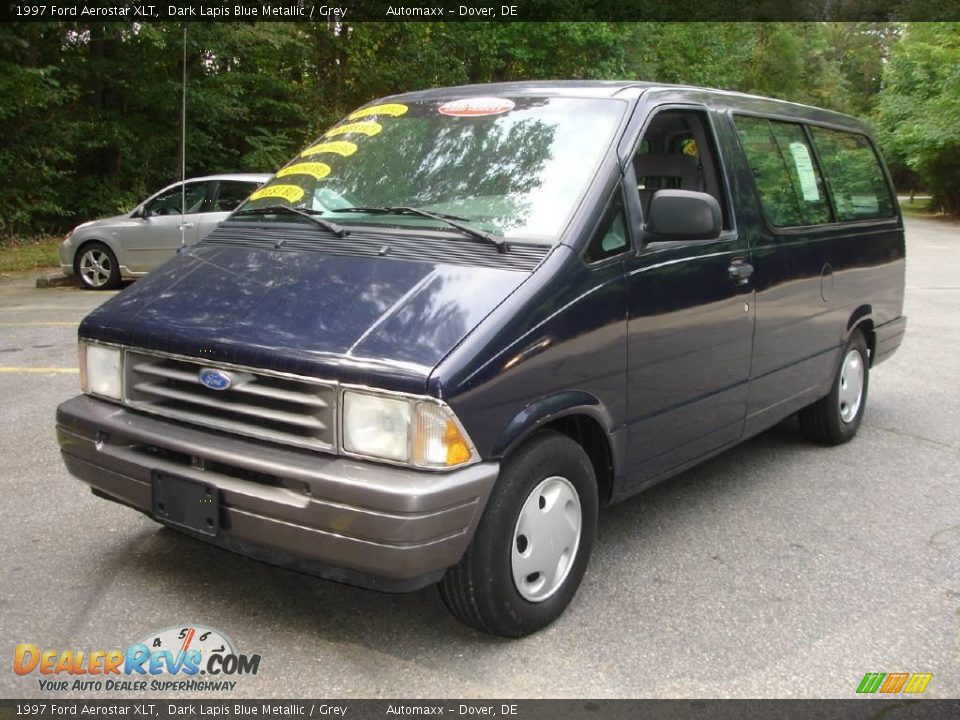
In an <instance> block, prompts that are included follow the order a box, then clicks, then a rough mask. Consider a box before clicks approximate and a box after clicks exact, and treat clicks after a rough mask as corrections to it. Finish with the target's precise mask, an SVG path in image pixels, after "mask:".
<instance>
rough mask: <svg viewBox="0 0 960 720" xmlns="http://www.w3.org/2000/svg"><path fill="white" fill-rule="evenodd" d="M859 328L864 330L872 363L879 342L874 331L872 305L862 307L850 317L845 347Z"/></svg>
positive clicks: (844, 337)
mask: <svg viewBox="0 0 960 720" xmlns="http://www.w3.org/2000/svg"><path fill="white" fill-rule="evenodd" d="M857 328H861V329H862V330H863V335H864V338H865V339H866V341H867V348H868V349H869V350H870V361H871V363H872V362H873V356H874V353H875V351H876V349H877V341H876V336H875V334H874V330H873V328H874V322H873V307H872V306H871V305H861V306H860V307H858V308H857V309H856V310H854V311H853V313H852V314H851V315H850V319H849V320H848V321H847V330H846V332H845V333H844V335H843V343H842V344H843V345H846V344H847V341H848V340H849V339H850V336H851V335H852V334H853V331H854V330H856V329H857Z"/></svg>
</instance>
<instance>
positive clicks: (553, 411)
mask: <svg viewBox="0 0 960 720" xmlns="http://www.w3.org/2000/svg"><path fill="white" fill-rule="evenodd" d="M568 415H587V416H589V417H591V418H593V419H594V420H596V421H597V423H598V424H599V425H600V426H601V427H602V428H603V429H604V431H605V432H606V433H607V434H608V436H609V433H610V428H612V427H613V420H612V418H611V417H610V413H608V412H607V409H606V408H605V407H604V406H603V403H601V402H600V400H599V399H598V398H597V397H595V396H594V395H591V394H590V393H587V392H583V391H581V390H568V391H565V392H560V393H556V394H554V395H548V396H547V397H544V398H539V399H537V400H536V401H534V402H532V403H530V404H529V405H527V406H526V407H525V408H524V409H523V410H521V411H520V412H518V413H517V414H516V415H515V416H514V418H513V420H511V421H510V422H509V423H508V424H507V427H506V429H505V430H504V431H503V432H502V433H501V434H500V437H499V438H498V439H497V442H496V443H495V444H494V446H493V456H494V457H498V458H499V457H503V456H504V455H506V454H507V453H509V452H510V451H511V450H513V449H514V448H515V447H516V446H517V445H519V444H520V442H521V441H522V440H523V439H525V438H526V437H528V436H529V435H530V434H531V433H532V432H534V431H535V430H536V429H537V428H539V427H542V426H544V425H546V424H547V423H549V422H552V421H553V420H557V419H559V418H562V417H565V416H568Z"/></svg>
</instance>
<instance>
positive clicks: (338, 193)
mask: <svg viewBox="0 0 960 720" xmlns="http://www.w3.org/2000/svg"><path fill="white" fill-rule="evenodd" d="M625 107H626V104H625V103H624V102H623V101H620V100H606V99H605V100H597V99H582V98H542V97H513V98H505V97H474V98H465V99H461V100H453V101H443V100H431V101H418V102H405V103H386V104H381V105H375V106H372V107H368V108H364V109H362V110H358V111H357V112H355V113H353V114H352V115H350V116H348V117H347V118H345V119H344V120H343V121H342V122H341V123H340V124H338V125H336V126H334V127H333V128H331V129H330V130H328V131H327V132H326V133H325V134H324V135H323V137H322V138H320V139H319V140H318V141H317V142H315V143H313V144H312V145H311V146H310V147H308V148H307V149H306V150H304V151H303V152H302V153H301V154H300V155H299V156H298V157H297V158H295V159H294V160H293V161H292V162H290V163H289V164H288V165H287V166H286V167H284V168H283V169H281V170H280V171H279V172H278V173H277V174H276V176H275V177H274V178H273V179H272V180H271V181H270V182H269V183H268V184H267V185H265V186H264V187H263V188H261V189H260V190H258V191H257V192H255V193H254V194H253V195H252V196H251V197H250V201H249V202H248V203H247V204H246V205H245V206H244V208H243V210H245V211H250V210H253V209H256V208H258V207H263V208H266V207H267V206H270V205H277V204H286V205H290V206H291V207H294V208H298V209H301V210H305V211H308V212H317V213H322V214H323V217H324V218H328V219H330V220H331V221H333V222H336V223H337V224H339V225H341V226H347V227H349V226H355V225H357V224H363V225H391V226H399V227H420V228H422V227H429V228H436V229H444V228H445V227H446V228H447V229H449V228H448V227H447V226H445V225H444V223H443V222H440V221H439V220H438V219H431V218H429V217H426V216H425V215H417V214H413V213H403V212H384V209H385V208H394V209H398V208H416V209H418V210H425V211H428V213H434V214H436V215H444V216H447V217H448V218H451V219H454V220H458V221H463V222H464V223H466V224H468V225H469V226H470V227H471V228H476V229H480V230H483V231H486V232H488V233H491V234H494V235H497V236H501V237H506V238H510V239H511V240H512V241H513V240H516V239H520V240H524V239H526V240H530V241H532V242H544V241H549V242H554V241H556V240H557V238H558V236H559V235H560V233H561V232H562V230H563V228H564V227H565V226H566V224H567V222H568V220H569V218H570V215H571V214H572V213H573V210H574V209H575V207H576V205H577V203H578V201H579V200H580V198H581V196H582V195H583V193H584V191H585V190H586V187H587V185H588V183H589V182H590V180H591V178H592V177H593V174H594V173H595V172H596V169H597V166H598V164H599V162H600V160H601V158H602V157H603V154H604V152H605V151H606V149H607V147H608V146H609V144H610V141H611V139H612V136H613V134H614V131H615V130H616V128H617V125H618V123H619V121H620V118H621V116H622V114H623V111H624V108H625ZM277 217H278V219H284V220H289V217H287V216H286V214H283V215H278V216H277ZM238 219H239V218H238Z"/></svg>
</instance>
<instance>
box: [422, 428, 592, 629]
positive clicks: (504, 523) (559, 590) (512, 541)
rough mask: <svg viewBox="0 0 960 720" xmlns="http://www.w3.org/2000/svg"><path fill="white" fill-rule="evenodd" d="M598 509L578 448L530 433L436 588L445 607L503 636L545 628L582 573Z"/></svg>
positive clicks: (557, 437)
mask: <svg viewBox="0 0 960 720" xmlns="http://www.w3.org/2000/svg"><path fill="white" fill-rule="evenodd" d="M597 505H598V500H597V481H596V477H595V475H594V472H593V466H592V465H591V464H590V459H589V458H588V457H587V454H586V453H585V452H584V451H583V448H581V447H580V446H579V445H578V444H577V443H576V442H574V441H573V440H571V439H570V438H569V437H567V436H566V435H563V434H561V433H558V432H554V431H543V432H539V433H537V434H536V435H534V436H533V437H532V438H531V439H530V440H529V441H528V442H527V443H526V444H525V445H523V446H522V447H521V448H520V449H519V450H517V451H516V452H515V453H513V454H512V455H511V456H510V458H509V459H508V460H507V461H506V462H505V463H504V465H503V467H502V469H501V473H500V477H499V479H498V480H497V484H496V487H495V488H494V490H493V493H492V494H491V496H490V500H489V501H488V503H487V507H486V509H485V510H484V514H483V519H482V520H481V521H480V525H479V527H478V528H477V532H476V534H475V535H474V537H473V541H472V542H471V543H470V547H469V548H468V549H467V552H466V554H465V555H464V557H463V559H462V560H461V561H460V563H459V564H458V565H457V566H456V567H453V568H451V569H450V570H448V571H447V573H446V575H444V577H443V580H442V581H441V582H440V594H441V597H442V598H443V601H444V603H445V604H446V606H447V608H449V610H450V611H451V612H452V613H453V614H454V615H455V616H456V617H457V618H459V619H460V620H461V621H463V622H465V623H466V624H468V625H471V626H473V627H475V628H477V629H478V630H482V631H484V632H488V633H492V634H494V635H500V636H503V637H522V636H524V635H529V634H530V633H533V632H536V631H537V630H540V629H541V628H544V627H546V626H547V625H549V624H550V623H551V622H553V621H554V620H555V619H556V618H558V617H559V616H560V615H561V614H562V613H563V611H564V610H565V609H566V607H567V605H568V604H569V603H570V600H571V599H572V598H573V596H574V594H575V593H576V591H577V588H578V587H579V585H580V581H581V579H582V578H583V574H584V572H585V571H586V568H587V563H588V561H589V559H590V552H591V550H592V549H593V540H594V537H595V535H596V529H597Z"/></svg>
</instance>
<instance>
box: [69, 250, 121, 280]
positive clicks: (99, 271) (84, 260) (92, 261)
mask: <svg viewBox="0 0 960 720" xmlns="http://www.w3.org/2000/svg"><path fill="white" fill-rule="evenodd" d="M73 269H74V271H75V272H76V274H77V278H78V279H79V280H80V284H81V285H82V286H83V287H85V288H89V289H90V290H112V289H114V288H117V287H120V266H119V264H118V263H117V256H116V255H114V254H113V250H111V249H110V248H109V247H107V246H106V245H104V244H103V243H100V242H92V243H87V244H86V245H84V246H83V247H82V248H80V252H78V253H77V256H76V258H74V261H73Z"/></svg>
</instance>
